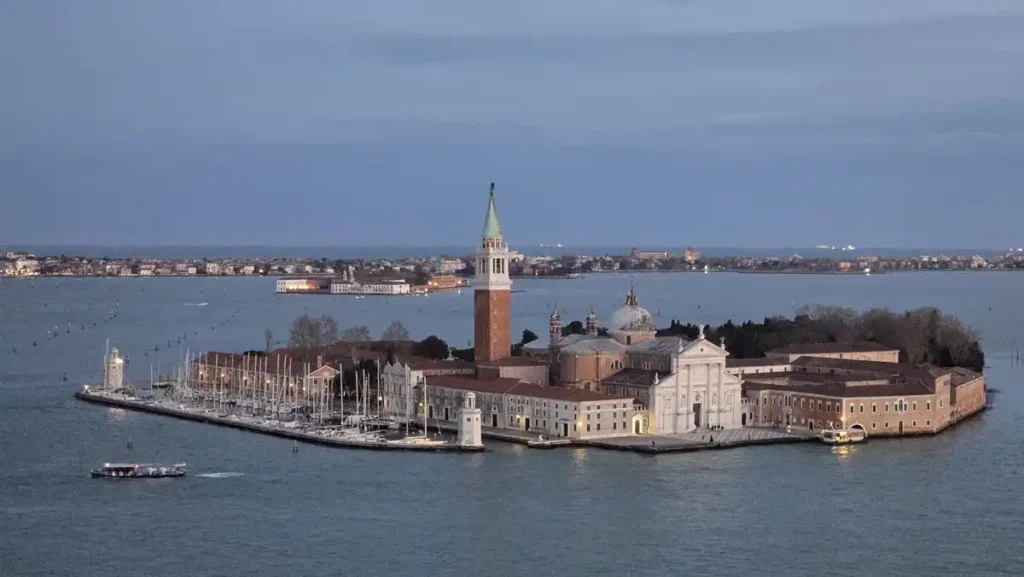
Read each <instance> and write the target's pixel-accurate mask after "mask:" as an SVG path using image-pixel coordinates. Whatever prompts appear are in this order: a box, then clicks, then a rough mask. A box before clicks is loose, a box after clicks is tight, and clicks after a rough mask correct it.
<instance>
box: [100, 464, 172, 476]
mask: <svg viewBox="0 0 1024 577" xmlns="http://www.w3.org/2000/svg"><path fill="white" fill-rule="evenodd" d="M91 474H92V476H93V477H111V478H115V479H159V478H162V477H184V476H185V463H177V464H174V465H137V464H132V463H103V466H102V467H100V468H99V469H93V470H92V473H91Z"/></svg>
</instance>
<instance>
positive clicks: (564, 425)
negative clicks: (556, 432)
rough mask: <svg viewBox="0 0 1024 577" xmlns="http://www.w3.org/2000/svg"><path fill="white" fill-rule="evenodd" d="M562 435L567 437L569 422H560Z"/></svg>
mask: <svg viewBox="0 0 1024 577" xmlns="http://www.w3.org/2000/svg"><path fill="white" fill-rule="evenodd" d="M562 436H563V437H568V436H569V423H562Z"/></svg>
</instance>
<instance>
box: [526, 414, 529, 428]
mask: <svg viewBox="0 0 1024 577" xmlns="http://www.w3.org/2000/svg"><path fill="white" fill-rule="evenodd" d="M526 430H527V431H529V430H530V417H526Z"/></svg>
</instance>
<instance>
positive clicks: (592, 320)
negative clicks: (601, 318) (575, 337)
mask: <svg viewBox="0 0 1024 577" xmlns="http://www.w3.org/2000/svg"><path fill="white" fill-rule="evenodd" d="M587 334H588V335H590V336H592V337H596V336H597V313H595V312H594V307H590V312H589V313H587Z"/></svg>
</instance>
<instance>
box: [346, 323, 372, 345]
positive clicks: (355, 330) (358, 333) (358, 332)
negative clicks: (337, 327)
mask: <svg viewBox="0 0 1024 577" xmlns="http://www.w3.org/2000/svg"><path fill="white" fill-rule="evenodd" d="M341 340H343V341H348V342H365V341H369V340H373V336H372V335H371V334H370V329H369V328H367V326H366V325H358V326H354V327H349V328H347V329H345V330H344V332H342V333H341Z"/></svg>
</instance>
